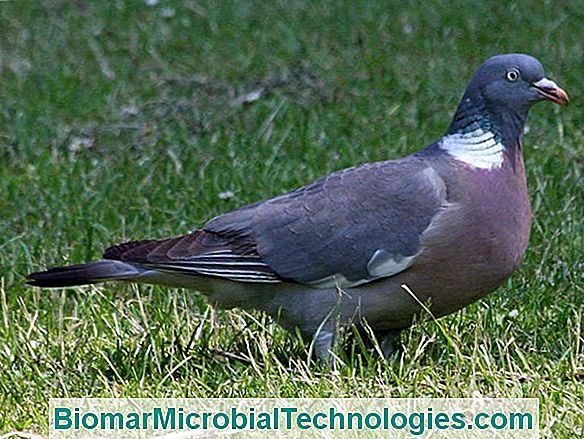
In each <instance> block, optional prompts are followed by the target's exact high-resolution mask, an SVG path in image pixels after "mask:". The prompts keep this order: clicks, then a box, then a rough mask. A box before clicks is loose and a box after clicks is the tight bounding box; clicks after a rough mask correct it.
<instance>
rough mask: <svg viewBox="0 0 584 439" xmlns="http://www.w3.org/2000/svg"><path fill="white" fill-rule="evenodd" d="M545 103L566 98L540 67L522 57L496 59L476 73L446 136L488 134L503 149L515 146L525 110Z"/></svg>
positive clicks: (502, 56) (524, 119) (537, 63)
mask: <svg viewBox="0 0 584 439" xmlns="http://www.w3.org/2000/svg"><path fill="white" fill-rule="evenodd" d="M542 100H548V101H551V102H554V103H556V104H558V105H566V104H568V102H569V99H568V95H567V94H566V92H565V91H564V90H562V89H561V88H560V87H559V86H558V85H557V84H556V83H555V82H553V81H551V80H549V79H547V78H546V77H545V74H544V69H543V66H542V64H541V63H540V62H539V61H538V60H537V59H535V58H533V57H532V56H529V55H523V54H507V55H497V56H493V57H491V58H489V59H487V60H486V61H485V62H484V63H483V64H482V65H481V66H480V67H479V69H478V70H477V72H476V73H475V75H474V77H473V78H472V80H471V83H470V85H469V86H468V88H467V89H466V92H465V93H464V96H463V98H462V101H461V102H460V104H459V106H458V109H457V110H456V114H455V115H454V119H453V121H452V124H451V125H450V128H449V129H448V134H453V133H457V132H466V131H469V130H472V129H476V127H477V124H478V125H479V126H480V127H481V128H483V129H488V130H490V131H492V132H493V133H494V134H496V135H497V136H498V137H500V140H502V141H503V143H504V144H505V145H506V146H511V145H514V144H516V143H517V142H518V141H519V139H520V137H521V135H522V133H523V127H524V125H525V121H526V119H527V113H528V111H529V108H530V107H531V106H532V105H533V104H534V103H536V102H539V101H542Z"/></svg>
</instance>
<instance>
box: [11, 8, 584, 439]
mask: <svg viewBox="0 0 584 439" xmlns="http://www.w3.org/2000/svg"><path fill="white" fill-rule="evenodd" d="M582 6H584V5H583V4H582V2H574V1H541V2H536V3H534V2H532V1H528V0H515V1H509V2H491V1H482V2H478V1H462V0H455V1H451V2H440V3H438V2H436V3H429V2H419V1H405V2H404V1H385V2H383V1H368V2H349V1H341V2H339V1H332V0H323V1H320V2H310V1H300V0H294V1H281V0H276V1H273V2H263V1H252V0H246V1H224V2H212V1H203V0H202V1H189V0H184V1H172V0H160V1H157V0H146V1H138V0H136V1H130V0H123V1H122V0H114V1H109V2H92V1H88V0H76V1H64V0H63V1H58V0H50V1H43V2H40V1H32V0H22V1H16V0H15V1H6V2H0V276H1V277H0V432H2V431H4V432H8V431H13V430H19V431H31V432H36V433H41V434H42V433H45V432H46V430H47V398H48V397H51V396H52V397H80V396H104V397H106V396H112V397H113V396H142V397H174V396H189V397H210V396H213V397H220V396H221V397H251V396H257V397H262V396H281V397H292V396H297V397H317V396H320V397H335V396H337V397H341V396H342V397H369V396H378V397H380V396H384V397H406V396H407V397H422V396H427V397H477V396H484V397H536V398H539V400H540V409H541V428H542V430H543V435H544V436H547V437H570V438H572V437H584V429H583V427H582V426H583V425H584V409H583V407H584V378H583V376H584V340H583V336H582V324H583V322H582V320H583V319H582V316H583V310H584V299H583V297H584V293H583V271H584V262H583V259H582V254H583V253H584V239H583V234H584V230H583V225H582V222H583V217H584V184H583V179H582V171H583V160H584V147H583V144H584V133H583V131H582V124H581V121H582V120H583V116H584V114H583V109H582V105H581V104H580V98H581V96H582V92H581V90H582V87H581V85H582V72H583V71H584V12H583V11H584V8H583V7H582ZM505 52H524V53H529V54H531V55H534V56H536V57H537V58H539V59H540V60H541V61H542V62H543V64H544V66H545V67H546V69H547V72H548V76H549V77H551V78H553V79H554V80H556V81H557V82H558V83H559V84H560V85H562V86H563V87H564V88H565V89H566V90H567V91H568V93H569V94H570V96H571V98H572V102H573V104H572V105H571V106H570V107H568V108H565V109H562V110H561V111H560V110H559V109H557V108H555V107H552V106H551V105H544V104H541V105H538V106H537V107H536V108H534V109H533V110H532V112H531V116H530V123H529V131H528V132H527V134H526V136H525V145H526V148H525V151H526V164H527V168H528V179H529V186H530V190H531V199H532V204H533V210H534V226H533V229H532V239H531V244H530V248H529V250H528V254H527V258H526V261H525V263H524V264H523V266H522V268H521V269H520V270H519V271H518V272H517V273H516V274H515V275H514V276H513V278H512V279H511V280H510V281H509V282H508V283H507V284H506V285H505V286H504V287H502V288H500V289H499V290H498V291H497V292H496V293H494V294H492V295H491V296H489V297H487V298H485V299H483V300H481V301H479V302H478V303H476V304H474V305H472V306H470V307H468V308H466V309H464V310H463V311H461V312H458V313H456V314H454V315H452V316H449V317H446V318H444V319H442V320H441V321H440V323H441V324H442V325H443V326H444V327H445V328H446V330H447V331H448V333H449V334H450V337H451V338H452V340H453V341H454V343H455V345H456V346H455V347H453V345H452V344H450V343H448V341H447V340H446V339H444V338H443V336H442V335H441V332H440V331H439V328H438V326H437V324H436V323H432V322H420V323H419V324H417V325H415V326H414V327H413V328H412V329H411V330H410V331H409V332H408V334H406V336H405V337H404V342H405V349H404V352H403V353H402V354H401V356H400V357H399V358H394V359H393V360H392V361H391V362H390V363H385V362H382V361H378V358H377V357H376V355H375V354H373V353H370V352H362V351H361V350H360V349H359V346H357V345H358V343H357V342H355V341H352V340H353V339H351V338H350V337H349V338H348V341H347V349H346V350H347V354H346V361H345V363H346V364H339V366H338V368H337V370H335V371H333V372H328V371H322V370H319V369H318V368H315V367H313V366H311V367H308V366H307V358H306V354H305V346H303V345H302V342H301V341H300V340H299V339H298V337H290V336H288V335H287V334H286V333H285V332H284V331H283V330H282V329H280V328H278V327H277V326H276V325H275V324H273V323H272V322H271V321H270V320H268V319H267V318H266V317H264V316H262V315H261V314H253V315H250V314H247V313H244V312H242V311H238V310H234V311H229V312H225V311H220V310H219V311H218V310H212V309H210V308H209V307H207V305H206V304H205V302H204V300H203V299H202V298H201V297H200V295H198V294H197V293H195V292H193V291H187V290H170V289H163V288H157V287H135V286H127V287H124V286H119V285H105V286H103V285H100V286H92V287H87V288H76V289H68V290H63V291H49V290H38V289H32V288H29V287H27V286H26V285H25V284H24V278H25V275H26V274H27V273H28V272H30V271H33V270H37V269H40V268H44V267H45V266H51V265H60V264H63V263H67V262H72V263H76V262H81V261H83V260H86V259H92V258H98V257H99V256H100V254H101V252H102V250H103V249H104V248H105V247H107V246H108V245H110V244H112V243H116V242H120V241H124V240H128V239H141V238H152V237H166V236H169V235H173V234H181V233H185V232H187V231H189V230H191V229H193V228H196V227H197V226H200V225H202V224H203V223H204V222H205V221H206V220H207V219H209V218H211V217H212V216H214V215H217V214H219V213H221V212H225V211H228V210H231V209H233V208H236V207H238V206H240V205H243V204H245V203H249V202H253V201H257V200H259V199H261V198H265V197H269V196H273V195H276V194H280V193H283V192H285V191H288V190H291V189H293V188H295V187H297V186H299V185H301V184H304V183H307V182H309V181H311V180H313V179H315V178H317V177H318V176H321V175H324V174H326V173H329V172H331V171H333V170H336V169H341V168H343V167H347V166H351V165H354V164H358V163H363V162H367V161H374V160H384V159H389V158H396V157H399V156H401V155H404V154H407V153H411V152H414V151H416V150H418V149H420V148H422V147H424V146H425V145H427V144H429V143H430V142H431V141H433V140H435V139H437V138H438V137H440V136H441V135H442V133H443V132H444V130H445V129H446V128H447V126H448V124H449V121H450V118H451V116H452V114H453V112H454V110H455V107H456V104H457V102H458V99H459V98H460V96H461V94H462V92H463V91H464V89H465V87H466V84H467V82H468V80H469V79H470V76H471V75H472V73H473V72H474V70H475V69H476V68H477V67H478V65H479V64H480V63H481V62H482V61H483V60H484V59H485V58H487V57H488V56H491V55H493V54H497V53H505ZM238 358H239V359H238Z"/></svg>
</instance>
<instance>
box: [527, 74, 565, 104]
mask: <svg viewBox="0 0 584 439" xmlns="http://www.w3.org/2000/svg"><path fill="white" fill-rule="evenodd" d="M531 87H533V88H535V89H536V90H537V91H538V93H539V94H540V95H541V97H542V98H543V99H547V100H548V101H552V102H553V103H555V104H558V105H568V103H569V102H570V98H569V97H568V94H567V93H566V92H565V91H564V90H562V89H561V88H560V87H559V86H558V84H556V83H555V82H554V81H551V80H549V79H547V78H543V79H540V80H539V81H537V82H533V83H532V84H531Z"/></svg>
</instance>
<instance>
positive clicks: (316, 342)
mask: <svg viewBox="0 0 584 439" xmlns="http://www.w3.org/2000/svg"><path fill="white" fill-rule="evenodd" d="M336 341H337V337H336V336H335V333H334V332H333V331H331V330H329V329H324V328H323V329H322V330H321V331H319V332H317V333H316V334H315V335H314V338H313V339H312V345H313V347H314V355H315V356H316V358H317V360H318V362H319V363H320V364H321V365H327V366H333V365H334V363H335V359H334V355H333V350H334V347H335V344H336Z"/></svg>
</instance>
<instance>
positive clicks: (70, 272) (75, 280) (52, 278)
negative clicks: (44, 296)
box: [27, 260, 144, 288]
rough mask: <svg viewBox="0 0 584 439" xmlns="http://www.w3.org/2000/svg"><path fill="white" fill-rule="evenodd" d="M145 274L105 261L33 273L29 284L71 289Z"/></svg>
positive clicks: (129, 266)
mask: <svg viewBox="0 0 584 439" xmlns="http://www.w3.org/2000/svg"><path fill="white" fill-rule="evenodd" d="M143 272H144V270H143V269H141V268H139V267H136V266H134V265H130V264H127V263H125V262H121V261H114V260H103V261H97V262H90V263H87V264H79V265H69V266H68V267H56V268H51V269H49V270H46V271H39V272H37V273H31V274H29V275H28V280H27V283H28V284H29V285H33V286H36V287H47V288H59V287H71V286H74V285H88V284H93V283H96V282H104V281H108V280H132V279H134V278H136V277H137V276H139V275H140V274H141V273H143Z"/></svg>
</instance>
